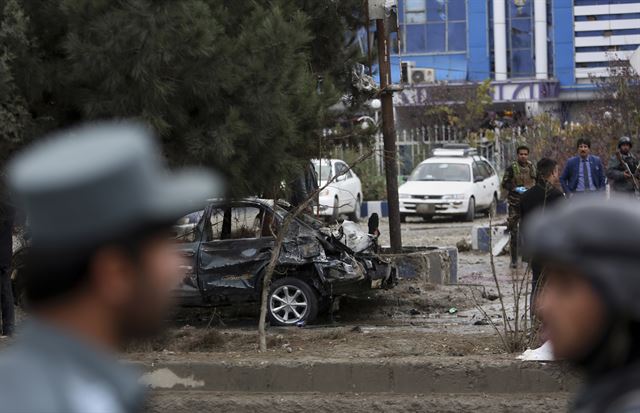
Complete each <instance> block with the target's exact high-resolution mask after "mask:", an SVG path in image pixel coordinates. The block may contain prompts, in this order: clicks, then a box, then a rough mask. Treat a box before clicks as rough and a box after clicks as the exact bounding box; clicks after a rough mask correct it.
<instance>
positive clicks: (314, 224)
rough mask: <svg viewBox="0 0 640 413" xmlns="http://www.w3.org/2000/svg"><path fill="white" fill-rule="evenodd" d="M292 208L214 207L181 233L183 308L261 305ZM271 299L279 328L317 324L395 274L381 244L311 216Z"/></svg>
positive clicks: (243, 203)
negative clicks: (322, 315)
mask: <svg viewBox="0 0 640 413" xmlns="http://www.w3.org/2000/svg"><path fill="white" fill-rule="evenodd" d="M287 208H289V207H288V205H287V204H285V203H276V202H274V201H269V200H261V199H245V200H239V201H211V202H210V203H209V205H208V206H207V208H205V210H203V211H196V212H194V213H192V214H189V215H187V216H185V217H183V218H182V219H181V220H179V221H178V223H177V224H176V225H175V226H174V234H173V237H174V239H175V241H176V248H178V250H179V251H180V253H181V254H182V255H184V256H185V257H186V258H187V263H188V265H186V268H185V270H186V271H185V273H186V274H185V278H184V280H183V282H182V283H181V285H180V287H179V288H178V289H177V290H176V291H175V294H176V295H177V298H178V299H179V302H180V303H181V305H183V306H221V305H233V304H234V303H239V302H256V303H257V302H259V300H260V295H261V290H262V282H263V277H264V273H265V269H266V267H267V264H268V263H269V261H270V259H271V254H272V251H273V248H274V246H275V243H276V237H277V235H278V234H279V233H280V231H282V230H283V222H284V220H285V217H286V216H287V215H288V214H289V213H290V212H289V211H288V209H287ZM283 239H284V241H283V243H282V248H281V251H280V254H279V256H278V260H277V266H276V269H275V271H274V274H273V278H272V283H271V287H270V291H269V295H268V300H269V302H268V314H269V319H270V322H271V323H272V324H276V325H294V324H298V323H307V322H312V321H313V320H314V319H315V317H316V316H317V315H318V313H319V312H321V311H324V310H326V309H328V308H329V307H330V305H329V304H330V303H331V300H332V299H334V298H335V297H339V296H341V295H344V294H347V293H350V294H353V293H356V294H357V293H361V292H367V291H369V290H370V289H372V288H391V287H393V286H394V285H395V283H396V282H397V278H396V271H395V268H394V267H393V266H392V265H391V264H390V262H389V261H387V260H385V259H383V258H381V257H380V256H379V255H378V254H377V253H376V250H377V240H376V237H374V236H371V235H369V234H367V233H366V232H364V231H362V230H361V229H360V228H359V227H358V226H357V224H355V223H352V222H349V221H346V222H344V223H343V224H342V225H340V226H339V227H337V228H335V229H331V228H329V227H326V226H324V225H323V224H322V223H321V222H320V221H318V220H316V219H315V218H314V217H312V216H310V215H301V216H300V217H296V218H295V219H293V220H292V221H291V222H290V225H289V227H288V229H287V231H286V233H285V234H284V237H283ZM25 251H26V249H25V248H18V249H17V251H16V254H15V255H14V262H15V264H16V265H15V267H14V270H13V271H12V281H13V286H14V292H15V294H16V296H17V297H21V291H20V290H21V288H20V285H21V281H22V280H21V277H20V276H19V273H20V267H21V263H22V262H23V259H24V256H25Z"/></svg>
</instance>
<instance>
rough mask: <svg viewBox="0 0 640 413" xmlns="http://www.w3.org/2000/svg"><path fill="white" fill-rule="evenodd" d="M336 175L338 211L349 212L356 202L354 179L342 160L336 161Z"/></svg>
mask: <svg viewBox="0 0 640 413" xmlns="http://www.w3.org/2000/svg"><path fill="white" fill-rule="evenodd" d="M336 175H337V178H336V183H337V187H338V199H339V200H340V212H351V211H353V208H354V206H355V204H356V196H357V192H356V191H357V189H356V187H355V183H356V182H355V181H356V180H355V179H353V174H352V173H351V171H349V167H348V166H347V164H346V163H344V162H339V161H338V162H336Z"/></svg>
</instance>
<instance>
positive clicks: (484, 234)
mask: <svg viewBox="0 0 640 413" xmlns="http://www.w3.org/2000/svg"><path fill="white" fill-rule="evenodd" d="M506 231H507V227H506V226H504V225H499V226H495V227H493V228H492V231H491V237H489V226H488V225H474V226H473V229H472V230H471V248H473V249H474V250H479V251H484V252H489V251H491V245H490V244H491V241H493V243H494V244H495V243H496V242H497V241H498V239H500V238H502V236H503V235H504V234H505V232H506Z"/></svg>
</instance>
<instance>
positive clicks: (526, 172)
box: [502, 161, 536, 205]
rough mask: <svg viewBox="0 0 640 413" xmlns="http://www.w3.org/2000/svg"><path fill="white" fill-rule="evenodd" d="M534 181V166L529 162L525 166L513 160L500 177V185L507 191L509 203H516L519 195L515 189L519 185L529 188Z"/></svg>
mask: <svg viewBox="0 0 640 413" xmlns="http://www.w3.org/2000/svg"><path fill="white" fill-rule="evenodd" d="M535 183H536V167H535V166H534V165H533V163H531V162H527V165H526V166H522V165H520V163H519V162H518V161H514V162H513V163H512V164H511V165H510V166H509V167H508V168H507V169H506V170H505V171H504V176H503V177H502V187H503V188H504V189H505V190H507V191H509V197H508V201H509V204H510V205H517V204H518V202H519V201H520V198H521V195H520V194H519V193H517V192H516V191H515V189H516V188H517V187H519V186H524V187H525V188H527V189H529V188H531V187H532V186H533V185H535Z"/></svg>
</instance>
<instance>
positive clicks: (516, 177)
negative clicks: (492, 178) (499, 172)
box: [502, 145, 536, 268]
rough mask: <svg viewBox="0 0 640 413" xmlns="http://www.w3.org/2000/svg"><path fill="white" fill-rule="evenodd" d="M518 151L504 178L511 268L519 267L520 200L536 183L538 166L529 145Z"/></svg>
mask: <svg viewBox="0 0 640 413" xmlns="http://www.w3.org/2000/svg"><path fill="white" fill-rule="evenodd" d="M516 152H517V154H518V158H517V159H516V160H514V161H513V162H512V163H511V165H509V166H508V167H507V169H505V171H504V176H503V178H502V188H503V189H505V190H506V191H507V192H508V195H507V203H508V204H509V211H508V212H509V217H508V218H507V227H508V228H509V233H510V234H511V240H510V244H509V252H510V253H511V268H517V267H518V243H519V242H520V235H519V232H518V227H519V225H520V200H521V199H522V194H524V193H525V192H526V191H527V190H528V189H529V188H531V187H533V186H534V185H535V183H536V168H535V166H534V165H533V163H532V162H531V161H530V160H529V147H527V146H524V145H521V146H519V147H518V149H517V150H516Z"/></svg>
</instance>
